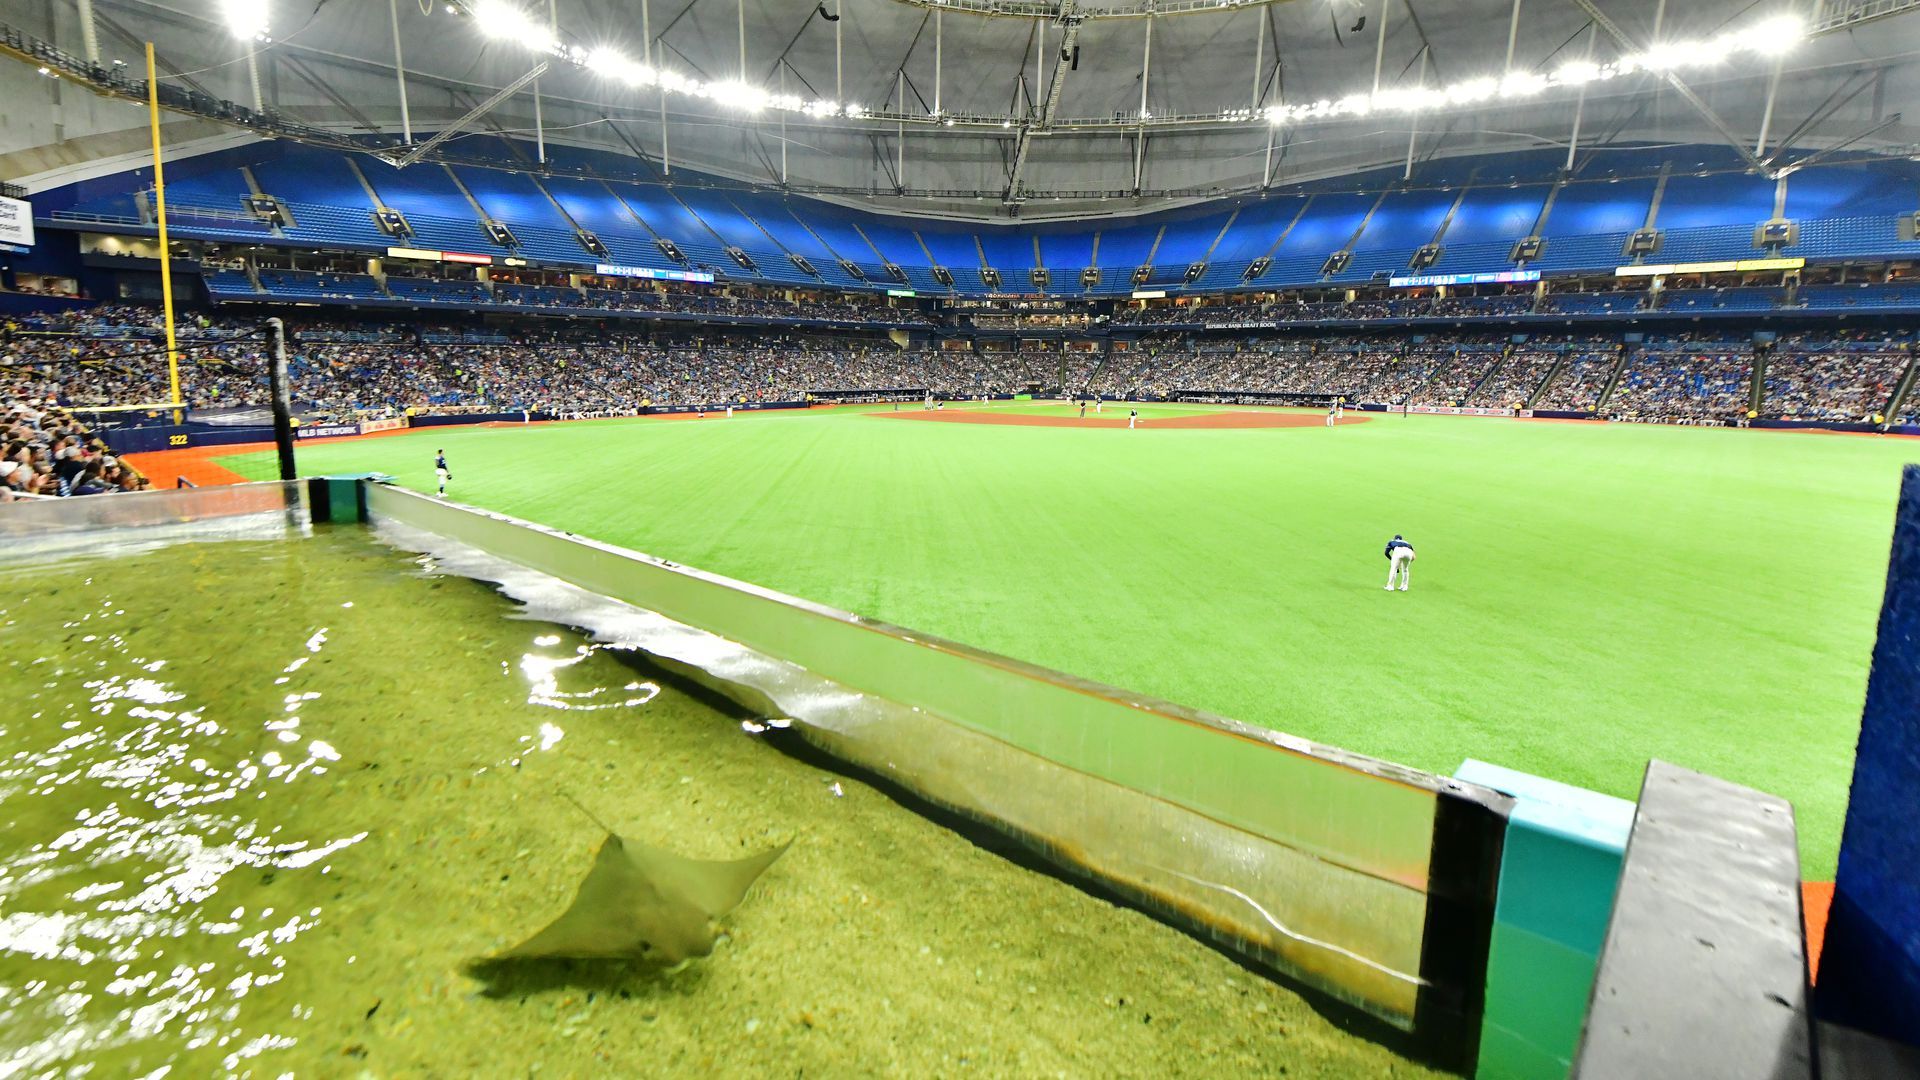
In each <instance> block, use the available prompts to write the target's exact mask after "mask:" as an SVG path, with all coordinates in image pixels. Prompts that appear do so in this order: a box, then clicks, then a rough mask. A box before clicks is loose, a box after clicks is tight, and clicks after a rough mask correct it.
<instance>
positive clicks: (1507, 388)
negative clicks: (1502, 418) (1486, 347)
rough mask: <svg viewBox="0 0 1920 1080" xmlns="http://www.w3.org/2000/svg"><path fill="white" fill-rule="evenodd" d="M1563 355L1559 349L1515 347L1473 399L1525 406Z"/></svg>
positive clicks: (1479, 402) (1495, 404) (1493, 404)
mask: <svg viewBox="0 0 1920 1080" xmlns="http://www.w3.org/2000/svg"><path fill="white" fill-rule="evenodd" d="M1559 359H1560V354H1559V353H1554V352H1545V351H1542V350H1539V349H1515V350H1513V351H1512V352H1510V353H1508V354H1507V355H1506V356H1505V357H1504V358H1502V359H1501V360H1500V362H1499V363H1498V364H1497V365H1495V366H1494V369H1493V373H1492V374H1490V375H1488V376H1487V378H1486V380H1485V381H1484V382H1482V383H1481V384H1480V388H1479V390H1477V391H1476V392H1475V393H1474V395H1473V402H1472V403H1473V404H1475V405H1485V406H1489V407H1492V408H1513V407H1518V406H1525V405H1526V404H1527V402H1529V401H1532V400H1533V395H1534V392H1535V391H1537V390H1539V389H1540V383H1541V382H1542V381H1543V380H1545V379H1546V377H1547V374H1548V373H1549V372H1551V371H1552V370H1553V365H1554V364H1555V363H1557V362H1558V361H1559Z"/></svg>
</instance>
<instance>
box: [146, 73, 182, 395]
mask: <svg viewBox="0 0 1920 1080" xmlns="http://www.w3.org/2000/svg"><path fill="white" fill-rule="evenodd" d="M147 118H148V120H149V122H150V123H151V124H152V126H153V214H154V216H155V217H156V218H158V219H159V220H160V304H161V310H162V311H163V312H164V318H165V319H166V322H167V382H168V384H169V388H170V391H171V397H170V400H171V401H172V402H173V404H174V406H175V408H174V410H173V422H174V423H176V424H179V423H183V422H184V420H185V418H184V416H182V414H181V411H180V409H179V406H180V405H181V404H182V402H181V400H180V352H179V350H178V349H177V348H176V347H175V346H174V340H173V248H172V247H170V246H169V245H168V244H167V181H166V178H165V177H164V176H162V175H161V173H160V83H159V80H157V79H156V78H155V77H154V73H153V42H151V41H149V42H147Z"/></svg>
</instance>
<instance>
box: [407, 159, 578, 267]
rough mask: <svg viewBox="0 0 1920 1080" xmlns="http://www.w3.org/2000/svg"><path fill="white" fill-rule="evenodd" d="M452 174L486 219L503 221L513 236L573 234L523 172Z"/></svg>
mask: <svg viewBox="0 0 1920 1080" xmlns="http://www.w3.org/2000/svg"><path fill="white" fill-rule="evenodd" d="M415 167H416V168H419V167H420V166H415ZM453 174H454V175H455V176H457V177H459V178H460V183H462V184H464V185H465V186H466V189H467V191H469V192H471V193H472V195H473V200H474V201H475V202H477V203H479V204H480V208H481V209H482V210H485V211H486V212H487V216H488V217H490V218H492V219H494V220H495V221H501V222H505V223H506V224H507V226H508V227H509V228H511V229H512V230H513V231H514V232H515V233H518V232H519V231H520V230H521V227H522V226H529V227H538V228H542V229H550V230H555V231H558V232H560V233H561V234H563V235H568V236H570V235H571V234H572V232H573V227H572V226H571V225H569V224H568V223H567V219H566V217H565V216H563V215H562V214H561V213H560V211H558V210H556V209H554V206H553V203H552V202H551V201H549V200H548V199H547V197H546V195H544V194H542V193H541V191H540V186H539V185H538V184H537V183H535V182H534V179H533V177H531V176H528V175H526V174H525V173H512V172H503V171H501V170H499V169H475V168H470V167H465V166H455V167H454V168H453ZM576 250H577V246H576Z"/></svg>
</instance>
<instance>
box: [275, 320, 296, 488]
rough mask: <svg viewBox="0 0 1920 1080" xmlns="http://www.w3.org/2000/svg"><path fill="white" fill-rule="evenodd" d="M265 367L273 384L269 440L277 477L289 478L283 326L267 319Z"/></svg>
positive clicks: (289, 401) (289, 398) (289, 405)
mask: <svg viewBox="0 0 1920 1080" xmlns="http://www.w3.org/2000/svg"><path fill="white" fill-rule="evenodd" d="M267 371H268V378H269V380H270V381H271V383H272V386H273V442H274V445H275V446H276V447H278V448H279V450H280V479H282V480H293V479H297V478H298V474H297V473H296V471H295V470H294V466H293V393H292V391H291V389H290V388H289V387H288V385H287V328H286V324H285V323H282V322H281V321H280V320H279V319H268V320H267Z"/></svg>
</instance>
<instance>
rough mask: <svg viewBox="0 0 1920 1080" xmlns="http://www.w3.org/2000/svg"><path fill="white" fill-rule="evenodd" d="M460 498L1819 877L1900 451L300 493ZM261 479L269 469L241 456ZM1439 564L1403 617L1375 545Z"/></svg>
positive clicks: (1288, 459) (772, 424)
mask: <svg viewBox="0 0 1920 1080" xmlns="http://www.w3.org/2000/svg"><path fill="white" fill-rule="evenodd" d="M436 447H445V448H446V450H447V453H448V456H449V458H450V460H451V464H452V466H453V471H454V478H455V479H454V484H453V487H452V492H451V493H452V495H453V496H454V497H455V498H457V499H459V500H461V501H464V502H469V503H473V504H475V505H480V506H485V507H489V508H492V509H496V510H500V511H502V512H505V513H510V514H514V515H517V516H521V517H526V518H530V519H533V520H537V521H541V522H544V523H547V524H550V525H554V526H557V527H560V528H564V529H568V530H572V531H575V532H579V533H582V534H585V535H588V536H593V537H597V538H599V539H603V540H607V541H610V542H613V543H618V544H622V545H626V546H629V547H633V548H636V549H639V550H642V551H646V552H650V553H652V554H655V555H659V556H663V557H666V558H670V559H674V560H677V561H681V562H684V563H687V564H688V565H692V566H699V567H703V568H705V569H709V570H713V571H716V572H719V573H723V574H727V575H730V576H734V577H738V578H742V579H744V580H748V581H753V582H758V583H761V584H765V585H768V586H771V587H773V588H776V589H781V590H783V591H787V592H791V593H794V594H796V595H800V596H805V597H809V598H812V599H815V600H819V601H822V602H825V603H829V604H833V605H836V606H839V607H844V608H847V609H849V610H852V611H857V612H860V613H862V614H867V615H873V616H876V617H879V618H883V619H888V620H891V621H894V622H897V623H900V624H902V625H905V626H910V627H914V628H917V629H922V630H926V631H929V632H932V633H937V634H942V635H945V636H948V637H952V638H955V639H957V640H960V641H965V642H969V643H971V644H975V645H978V646H981V647H983V648H987V649H992V650H995V651H999V652H1004V653H1007V654H1009V655H1012V656H1017V657H1020V658H1022V659H1026V660H1031V661H1034V662H1037V663H1041V664H1046V665H1049V666H1052V667H1056V668H1060V669H1062V670H1065V671H1069V672H1073V673H1075V674H1079V675H1084V676H1088V677H1091V678H1095V679H1100V680H1103V681H1106V682H1111V683H1114V684H1116V685H1119V686H1123V687H1128V688H1132V689H1137V690H1140V691H1143V692H1147V693H1151V694H1157V695H1160V696H1163V697H1167V698H1171V699H1173V700H1175V701H1180V702H1184V703H1188V704H1191V705H1195V706H1199V707H1202V708H1206V709H1211V710H1214V711H1217V712H1220V713H1223V714H1225V715H1228V716H1233V717H1237V718H1239V719H1243V720H1247V721H1251V722H1255V723H1261V724H1267V725H1270V726H1273V727H1276V728H1279V729H1281V730H1284V731H1289V732H1292V733H1295V734H1298V735H1302V736H1305V737H1308V738H1313V739H1317V740H1321V741H1325V742H1328V743H1332V744H1335V745H1338V746H1344V747H1347V748H1350V749H1353V750H1358V751H1361V752H1364V753H1369V754H1374V755H1378V756H1380V757H1384V758H1388V759H1391V760H1394V761H1400V762H1404V763H1406V764H1409V765H1413V766H1416V767H1419V768H1423V769H1429V770H1433V771H1436V772H1451V771H1452V770H1453V769H1454V768H1455V767H1457V766H1458V765H1459V763H1460V761H1461V760H1462V759H1463V758H1466V757H1470V756H1471V757H1479V758H1485V759H1487V760H1491V761H1494V762H1498V763H1500V764H1503V765H1509V766H1512V767H1515V768H1520V769H1525V770H1528V771H1532V772H1537V773H1540V774H1543V775H1546V776H1550V777H1553V778H1555V779H1560V780H1564V781H1567V782H1570V783H1575V784H1580V785H1582V786H1586V787H1591V788H1595V789H1597V790H1601V791H1606V792H1609V793H1612V794H1616V795H1621V796H1625V797H1632V796H1634V795H1635V794H1636V792H1637V791H1638V786H1639V779H1640V774H1641V772H1642V770H1643V769H1644V768H1645V764H1646V761H1647V759H1648V758H1649V757H1661V758H1664V759H1667V760H1670V761H1674V762H1677V763H1679V764H1682V765H1686V766H1689V767H1692V768H1698V769H1703V770H1706V771H1708V772H1712V773H1715V774H1718V775H1722V776H1725V777H1728V778H1729V779H1733V780H1736V781H1739V782H1741V783H1746V784H1751V785H1753V786H1755V787H1759V788H1762V789H1764V790H1768V791H1773V792H1777V793H1779V794H1781V795H1784V796H1786V797H1788V798H1790V799H1792V800H1793V801H1794V803H1795V806H1796V808H1797V810H1798V812H1799V815H1800V823H1801V842H1802V850H1803V854H1804V856H1805V870H1806V873H1807V876H1809V877H1824V876H1831V873H1832V869H1833V863H1834V854H1835V847H1836V845H1837V842H1838V839H1839V829H1840V820H1841V815H1842V812H1843V810H1844V806H1845V794H1846V784H1847V780H1848V776H1849V772H1850V762H1851V754H1852V749H1853V744H1854V740H1855V737H1856V735H1857V732H1858V723H1859V710H1860V702H1861V697H1862V694H1863V691H1864V687H1865V681H1866V670H1867V662H1868V658H1869V656H1870V652H1871V646H1872V640H1873V630H1874V624H1875V619H1876V616H1877V612H1878V605H1879V597H1880V590H1881V587H1882V584H1883V582H1884V578H1885V572H1886V556H1887V545H1888V540H1889V536H1890V529H1891V523H1892V510H1893V503H1894V498H1895V495H1896V493H1897V486H1898V481H1899V466H1900V464H1901V463H1902V462H1903V461H1904V460H1906V459H1908V458H1910V457H1914V456H1916V451H1920V447H1917V446H1915V445H1914V444H1912V443H1910V442H1904V441H1900V440H1877V439H1868V438H1846V437H1834V436H1822V435H1799V434H1791V435H1782V434H1773V433H1765V432H1740V431H1729V430H1707V429H1690V428H1661V427H1639V426H1627V425H1566V424H1548V423H1526V422H1516V421H1504V420H1488V419H1478V418H1456V417H1422V416H1414V417H1400V416H1380V417H1376V418H1375V420H1374V422H1372V423H1369V424H1363V425H1358V426H1353V427H1343V428H1339V429H1334V430H1327V429H1325V428H1321V427H1309V428H1301V429H1279V430H1276V429H1266V430H1239V431H1235V430H1226V431H1215V430H1186V431H1158V432H1156V431H1154V430H1152V429H1151V428H1148V429H1145V430H1141V431H1126V430H1124V429H1094V430H1075V429H1071V428H1031V427H994V426H976V425H966V424H902V423H895V422H890V421H887V420H884V419H879V418H874V417H869V416H864V415H862V414H861V413H859V412H855V411H851V410H829V411H822V412H817V413H812V414H788V415H754V414H747V415H742V416H739V417H736V418H734V419H733V420H731V421H729V420H722V419H718V418H709V419H707V420H671V421H658V420H639V421H609V422H596V423H578V424H554V425H539V426H534V427H530V428H524V429H522V428H514V429H438V430H434V431H423V432H421V433H419V434H416V435H408V436H403V437H398V438H390V439H377V440H366V441H363V442H357V443H355V442H348V443H337V444H330V445H325V446H314V447H302V448H301V450H300V462H301V468H302V471H303V472H308V473H320V472H329V471H332V472H348V471H356V472H357V471H366V470H379V471H386V472H391V473H394V474H395V475H397V476H398V477H399V478H400V481H401V482H402V483H403V484H405V485H407V486H410V487H413V488H416V489H419V490H428V491H430V490H432V482H433V475H432V454H433V450H434V449H435V448H436ZM229 464H230V466H231V467H234V468H236V470H237V471H242V472H248V473H250V474H252V475H263V476H264V475H267V474H269V473H270V472H271V470H272V458H271V455H252V456H250V457H247V458H239V459H231V460H230V462H229ZM1395 532H1403V533H1405V534H1406V535H1407V536H1408V538H1409V539H1411V540H1412V541H1413V542H1414V543H1415V544H1416V545H1417V546H1418V549H1419V552H1420V558H1419V561H1418V562H1417V563H1416V564H1415V567H1414V572H1413V591H1411V592H1409V593H1407V594H1405V595H1400V594H1397V593H1396V594H1393V595H1389V594H1387V593H1385V592H1383V591H1382V590H1381V588H1380V586H1381V585H1382V584H1383V583H1384V580H1385V575H1386V565H1385V560H1384V559H1383V558H1382V557H1381V554H1380V548H1381V545H1382V544H1383V543H1384V541H1385V540H1386V538H1387V537H1388V536H1390V535H1392V534H1393V533H1395Z"/></svg>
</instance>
